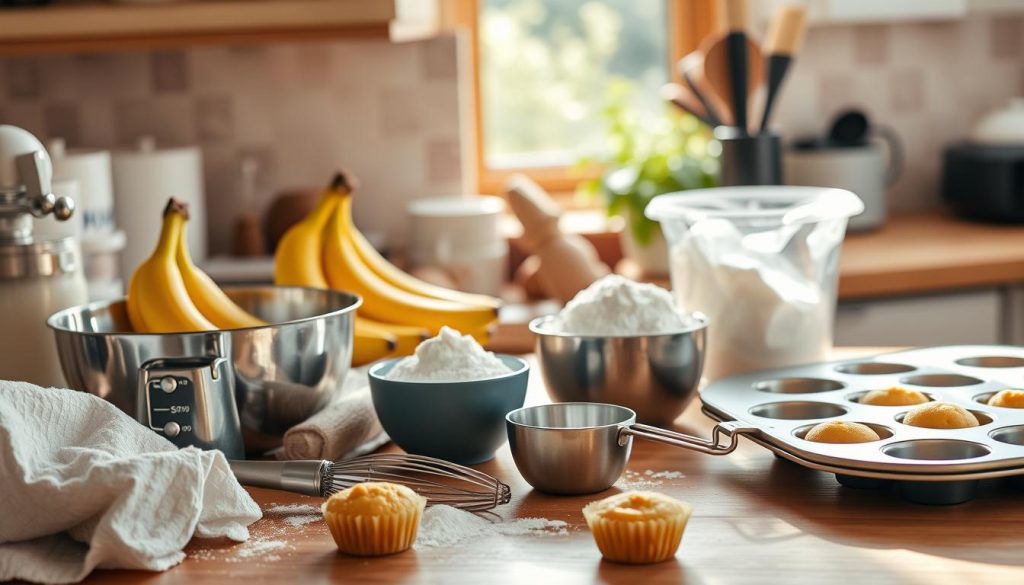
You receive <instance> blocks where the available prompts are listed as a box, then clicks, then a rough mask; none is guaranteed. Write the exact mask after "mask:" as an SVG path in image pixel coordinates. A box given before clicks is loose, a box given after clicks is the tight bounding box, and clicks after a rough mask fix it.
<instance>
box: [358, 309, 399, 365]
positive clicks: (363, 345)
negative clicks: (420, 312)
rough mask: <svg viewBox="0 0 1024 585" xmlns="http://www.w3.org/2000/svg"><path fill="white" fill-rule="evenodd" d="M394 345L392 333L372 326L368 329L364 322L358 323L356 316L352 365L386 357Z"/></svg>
mask: <svg viewBox="0 0 1024 585" xmlns="http://www.w3.org/2000/svg"><path fill="white" fill-rule="evenodd" d="M395 345H396V343H395V336H394V335H391V334H390V333H387V332H380V331H378V330H376V329H374V328H370V329H368V328H367V327H366V326H365V324H363V323H360V319H359V318H358V317H357V318H356V324H355V334H354V335H353V346H352V365H353V366H361V365H364V364H368V363H370V362H375V361H377V360H379V359H381V358H383V357H387V356H388V355H390V354H391V352H392V351H394V350H395Z"/></svg>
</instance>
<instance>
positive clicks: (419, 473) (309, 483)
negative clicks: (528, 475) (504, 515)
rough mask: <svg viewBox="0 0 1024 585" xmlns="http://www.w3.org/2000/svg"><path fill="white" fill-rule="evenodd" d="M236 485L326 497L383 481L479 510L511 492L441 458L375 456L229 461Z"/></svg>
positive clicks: (485, 476)
mask: <svg viewBox="0 0 1024 585" xmlns="http://www.w3.org/2000/svg"><path fill="white" fill-rule="evenodd" d="M229 463H230V464H231V471H232V472H234V474H235V477H236V478H237V479H238V481H239V483H242V484H244V485H248V486H254V487H263V488H270V489H278V490H284V491H289V492H294V493H298V494H303V495H307V496H321V497H327V496H330V495H331V494H334V493H337V492H339V491H341V490H343V489H346V488H350V487H352V486H354V485H356V484H357V483H363V482H367V481H387V482H391V483H397V484H401V485H404V486H407V487H409V488H410V489H412V490H413V491H415V492H416V493H418V494H420V495H421V496H423V497H425V498H427V505H428V506H433V505H438V504H445V505H448V506H452V507H454V508H460V509H462V510H468V511H472V512H480V511H484V510H490V509H493V508H494V507H496V506H500V505H502V504H507V503H508V502H509V501H510V500H511V499H512V489H511V488H510V487H509V486H508V485H507V484H505V483H503V482H502V481H500V480H499V479H497V478H495V477H492V476H490V475H488V474H486V473H483V472H482V471H477V470H475V469H472V468H469V467H465V466H463V465H459V464H457V463H451V462H448V461H444V460H442V459H435V458H433V457H425V456H423V455H409V454H406V453H376V454H372V455H364V456H362V457H355V458H353V459H347V460H343V461H229Z"/></svg>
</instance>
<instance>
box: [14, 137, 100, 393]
mask: <svg viewBox="0 0 1024 585" xmlns="http://www.w3.org/2000/svg"><path fill="white" fill-rule="evenodd" d="M52 177H53V167H52V166H51V163H50V156H49V155H48V154H47V152H46V149H45V148H44V147H43V145H42V143H41V142H39V139H37V138H36V137H35V136H33V135H32V133H30V132H28V131H26V130H23V129H21V128H18V127H16V126H8V125H0V328H2V329H0V379H6V380H24V381H26V382H31V383H33V384H37V385H39V386H64V376H63V374H62V373H61V367H60V360H59V359H58V356H57V347H56V345H55V344H54V341H53V335H52V333H50V331H49V329H48V328H47V326H46V319H47V318H48V317H49V316H50V315H51V314H52V313H55V312H57V311H59V310H61V309H64V308H67V307H70V306H73V305H79V304H82V303H85V302H86V301H87V300H88V293H87V290H86V284H85V277H84V276H83V274H82V260H81V252H80V251H79V246H78V242H77V241H75V239H74V238H72V237H60V238H40V237H34V236H33V233H32V228H33V218H41V217H44V216H46V215H47V214H53V216H54V217H55V218H57V219H58V220H61V221H65V220H67V219H69V218H70V217H71V215H72V213H74V209H75V203H74V201H73V200H71V199H69V198H67V197H59V196H57V195H55V194H54V193H52V192H51V180H52Z"/></svg>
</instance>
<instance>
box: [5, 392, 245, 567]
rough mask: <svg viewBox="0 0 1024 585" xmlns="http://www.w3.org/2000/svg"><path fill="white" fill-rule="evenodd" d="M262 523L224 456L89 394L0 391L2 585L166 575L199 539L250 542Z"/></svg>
mask: <svg viewBox="0 0 1024 585" xmlns="http://www.w3.org/2000/svg"><path fill="white" fill-rule="evenodd" d="M260 517H261V512H260V508H259V506H257V505H256V502H254V501H253V500H252V498H251V497H249V494H248V493H247V492H246V491H245V490H243V489H242V487H241V486H239V485H238V482H237V481H235V478H234V476H233V475H232V474H231V470H230V468H228V465H227V461H226V460H225V459H224V454H223V453H221V452H220V451H202V450H199V449H195V448H192V447H189V448H186V449H178V448H177V447H175V446H174V445H173V444H171V442H170V441H168V440H167V439H165V438H163V437H162V436H160V435H157V434H156V433H154V432H153V431H151V430H149V429H147V428H146V427H144V426H143V425H140V424H139V423H138V422H136V421H135V420H134V419H132V418H131V417H129V416H128V415H126V414H124V413H123V412H121V411H120V410H118V409H117V408H116V407H114V406H113V405H112V404H110V403H109V402H107V401H105V400H102V399H100V398H97V397H96V396H92V395H90V394H86V393H84V392H77V391H74V390H64V389H58V388H40V387H38V386H34V385H32V384H27V383H24V382H7V381H0V581H6V580H8V579H24V580H28V581H34V582H39V583H73V582H77V581H81V580H82V579H84V578H85V577H86V576H87V575H88V574H89V573H90V572H91V571H92V570H93V569H95V568H102V569H114V568H121V569H147V570H153V571H162V570H165V569H168V568H170V567H172V566H174V565H176V564H177V563H179V562H181V560H182V559H183V558H184V557H185V554H184V552H182V549H183V548H184V547H185V545H186V544H187V543H188V541H189V539H191V538H192V536H193V535H194V536H199V537H228V538H231V539H233V540H236V541H244V540H246V539H248V538H249V530H248V528H247V526H249V525H250V524H252V523H253V522H255V521H256V520H259V519H260Z"/></svg>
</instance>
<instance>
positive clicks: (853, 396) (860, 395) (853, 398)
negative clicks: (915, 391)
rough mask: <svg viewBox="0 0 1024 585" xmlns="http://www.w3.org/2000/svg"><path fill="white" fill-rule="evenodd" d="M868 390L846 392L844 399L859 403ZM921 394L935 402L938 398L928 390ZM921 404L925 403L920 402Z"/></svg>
mask: <svg viewBox="0 0 1024 585" xmlns="http://www.w3.org/2000/svg"><path fill="white" fill-rule="evenodd" d="M876 390H877V388H876ZM869 392H872V390H862V391H860V392H854V393H852V394H847V395H846V399H847V400H849V401H850V402H854V403H856V404H861V400H862V399H863V398H864V397H865V396H867V395H868V393H869ZM922 394H924V395H925V397H926V398H927V399H928V402H935V401H936V400H938V398H937V397H936V396H935V395H934V394H932V393H930V392H922ZM922 404H927V403H922ZM865 406H877V407H879V408H907V406H906V405H902V406H900V405H896V406H889V405H886V404H865Z"/></svg>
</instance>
